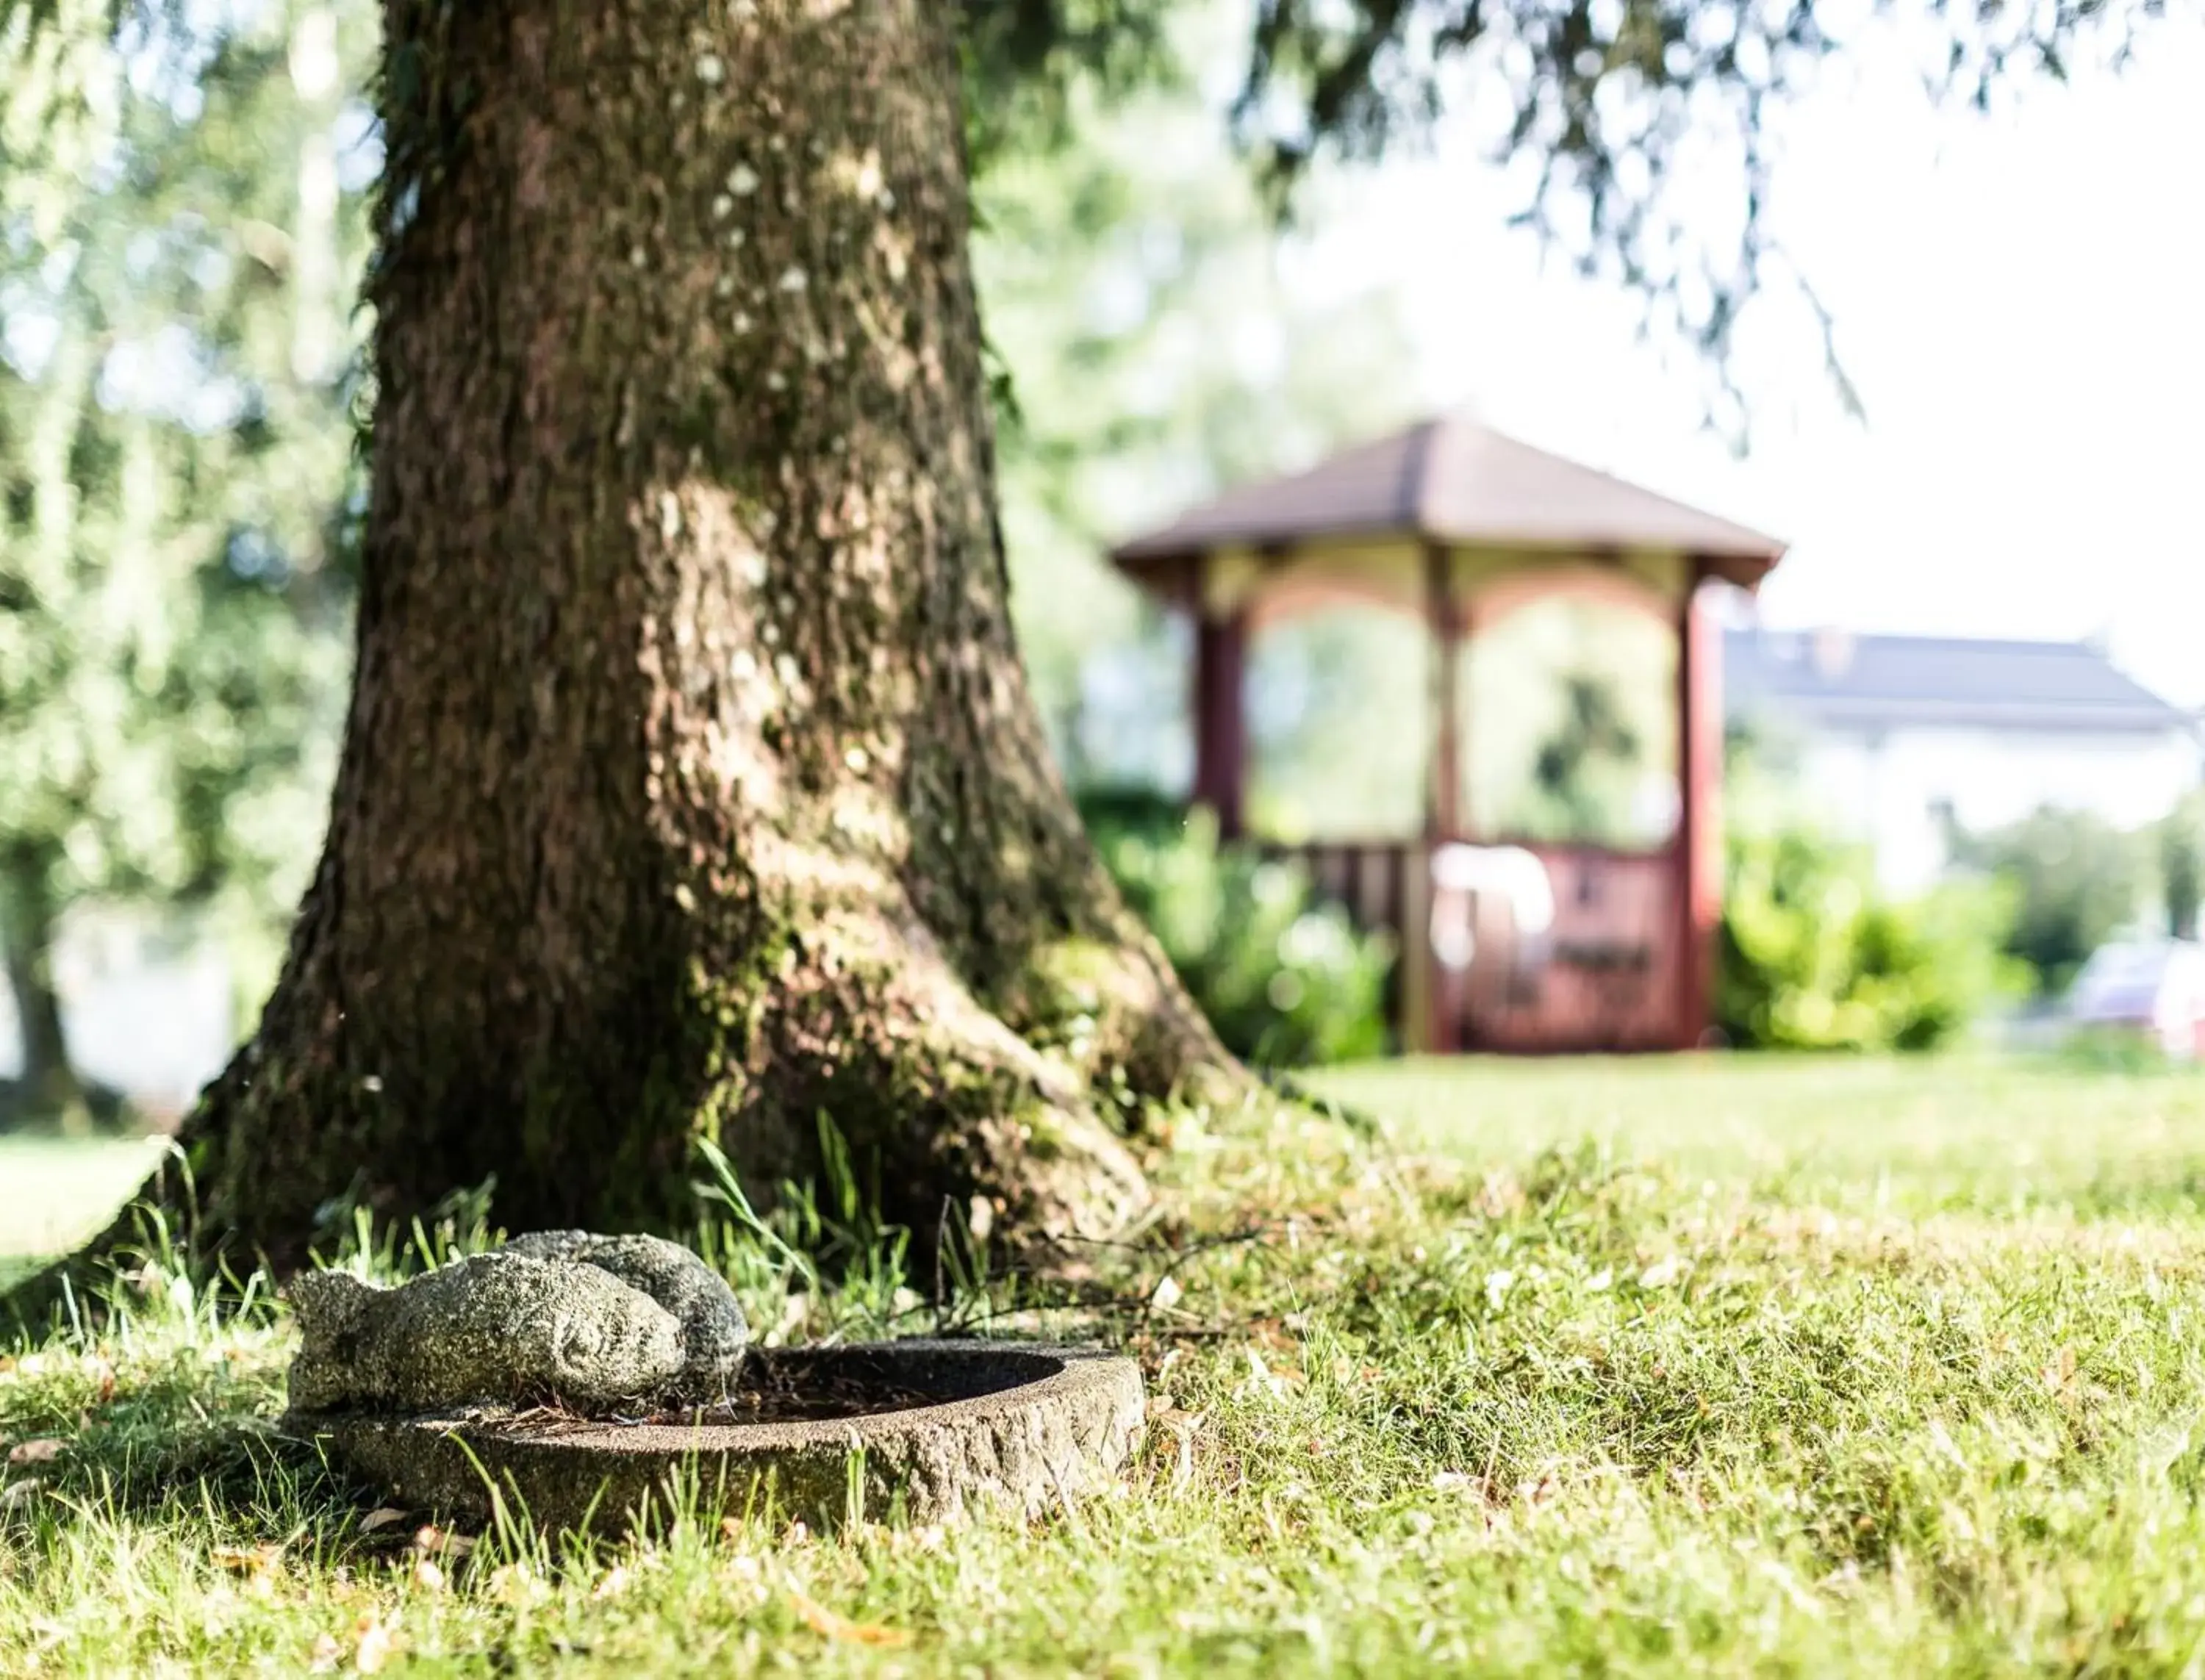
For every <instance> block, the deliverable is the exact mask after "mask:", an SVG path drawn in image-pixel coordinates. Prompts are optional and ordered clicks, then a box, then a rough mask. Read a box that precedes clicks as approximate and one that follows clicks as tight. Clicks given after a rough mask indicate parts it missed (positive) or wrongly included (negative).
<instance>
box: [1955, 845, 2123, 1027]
mask: <svg viewBox="0 0 2205 1680" xmlns="http://www.w3.org/2000/svg"><path fill="white" fill-rule="evenodd" d="M1953 858H1954V861H1955V862H1958V863H1961V864H1966V865H1968V866H1970V868H1973V869H1977V870H1982V871H1983V872H1984V873H1985V874H1988V875H1991V876H1996V877H1997V878H1998V879H2000V880H2001V881H2004V882H2009V883H2010V884H2011V885H2012V888H2013V892H2014V895H2015V897H2014V903H2015V906H2016V908H2015V915H2014V920H2013V923H2012V931H2011V932H2010V933H2009V934H2008V935H2007V938H2006V949H2007V950H2008V951H2010V952H2011V953H2012V954H2013V955H2015V956H2017V957H2018V958H2020V959H2022V960H2023V961H2024V962H2025V963H2027V964H2028V965H2029V966H2030V970H2031V971H2033V973H2034V975H2035V977H2036V990H2037V992H2038V993H2039V994H2041V995H2043V996H2046V997H2056V996H2058V995H2059V994H2060V993H2062V992H2065V990H2066V989H2067V988H2068V986H2069V985H2070V984H2071V982H2073V980H2074V978H2075V977H2076V975H2077V974H2078V973H2080V972H2081V971H2082V968H2083V964H2084V963H2086V962H2088V961H2089V959H2090V953H2092V952H2094V951H2095V950H2096V949H2097V948H2098V947H2100V946H2101V945H2104V944H2107V943H2108V942H2109V941H2112V940H2113V938H2115V937H2116V936H2117V935H2119V934H2120V933H2121V931H2122V930H2123V929H2125V928H2127V927H2129V926H2131V924H2132V923H2134V922H2135V921H2136V919H2137V914H2138V912H2139V911H2140V910H2141V909H2142V908H2143V904H2144V902H2145V900H2146V899H2147V898H2148V897H2149V880H2150V876H2151V872H2152V867H2153V862H2154V860H2153V859H2152V858H2151V856H2150V847H2149V843H2148V837H2147V836H2143V835H2138V834H2123V833H2122V832H2121V831H2120V830H2119V828H2114V827H2113V824H2111V823H2110V822H2107V821H2106V820H2105V819H2104V818H2102V817H2101V816H2095V815H2093V814H2092V813H2090V812H2089V811H2083V810H2053V809H2049V808H2047V809H2046V810H2040V811H2038V812H2036V814H2035V815H2034V816H2028V817H2024V819H2023V820H2022V821H2020V822H2016V823H2013V824H2011V825H2010V826H2008V827H2006V828H2000V829H1998V830H1996V831H1994V832H1993V833H1990V834H1970V835H1962V836H1959V837H1958V840H1957V843H1956V844H1955V846H1954V847H1953Z"/></svg>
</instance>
